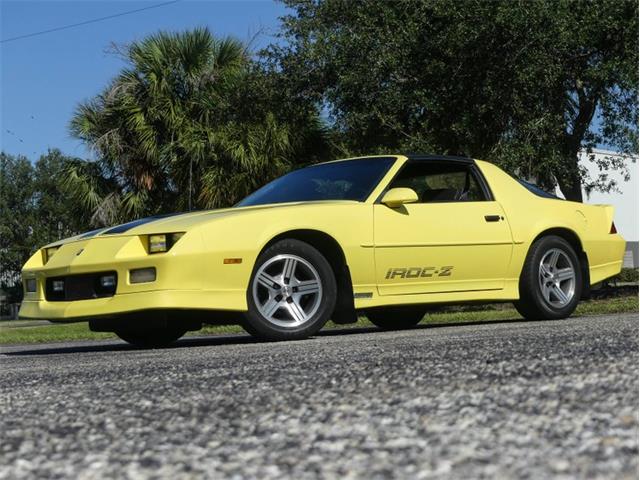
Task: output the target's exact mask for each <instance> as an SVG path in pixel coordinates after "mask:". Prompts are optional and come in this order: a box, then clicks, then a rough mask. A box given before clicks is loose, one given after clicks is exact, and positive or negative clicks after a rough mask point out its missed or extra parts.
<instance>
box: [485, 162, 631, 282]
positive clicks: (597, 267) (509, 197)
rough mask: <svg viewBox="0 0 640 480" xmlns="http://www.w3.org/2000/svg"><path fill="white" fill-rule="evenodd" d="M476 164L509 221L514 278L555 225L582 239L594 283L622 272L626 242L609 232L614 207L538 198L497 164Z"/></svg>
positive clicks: (512, 276) (512, 277)
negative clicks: (531, 250)
mask: <svg viewBox="0 0 640 480" xmlns="http://www.w3.org/2000/svg"><path fill="white" fill-rule="evenodd" d="M477 164H478V167H479V168H480V170H481V171H482V173H483V174H484V176H485V178H486V179H487V182H488V183H489V186H490V187H491V190H492V192H493V195H494V197H495V199H496V200H497V201H498V202H500V203H501V204H502V207H503V208H504V210H505V214H506V218H507V219H508V221H509V226H510V228H511V232H512V235H513V241H514V254H513V259H512V262H511V266H510V268H509V277H510V280H511V281H517V280H518V279H519V276H520V272H521V270H522V266H523V264H524V261H525V259H526V256H527V253H528V251H529V248H530V247H531V244H532V243H533V241H534V240H535V239H536V238H537V237H538V236H539V235H540V234H542V233H544V232H545V231H548V230H551V229H555V228H563V229H566V230H569V231H571V232H573V233H574V234H575V235H576V236H577V237H578V239H579V240H580V243H581V244H582V248H583V251H584V252H585V254H586V256H587V260H588V262H589V269H590V281H591V284H594V283H597V282H599V281H601V280H603V279H605V278H607V277H610V276H612V275H615V274H616V273H618V272H619V271H620V268H621V266H622V256H623V254H624V245H625V242H624V240H623V239H622V237H620V236H619V235H617V234H613V235H612V234H610V233H609V230H610V227H611V221H612V220H613V207H610V206H599V205H587V204H584V203H578V202H571V201H566V200H555V199H550V198H542V197H538V196H536V195H534V194H532V193H531V192H529V191H528V190H527V189H526V188H524V187H523V186H522V185H520V184H519V183H518V182H517V181H516V180H514V179H513V178H512V177H511V176H509V175H508V174H507V173H505V172H504V171H502V170H501V169H500V168H498V167H496V166H495V165H492V164H490V163H488V162H483V161H477Z"/></svg>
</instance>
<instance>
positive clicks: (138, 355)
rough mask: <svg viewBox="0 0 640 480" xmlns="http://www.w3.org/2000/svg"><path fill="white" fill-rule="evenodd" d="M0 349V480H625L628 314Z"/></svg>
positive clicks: (634, 362)
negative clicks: (293, 337) (265, 337)
mask: <svg viewBox="0 0 640 480" xmlns="http://www.w3.org/2000/svg"><path fill="white" fill-rule="evenodd" d="M2 353H3V355H0V361H1V366H2V370H1V373H0V377H1V378H0V392H1V396H0V402H1V403H0V404H1V406H2V410H1V412H2V416H1V418H0V432H2V433H1V435H2V438H1V449H2V452H1V458H2V460H0V478H2V479H22V478H25V479H26V478H36V477H39V478H80V479H88V478H107V477H111V478H132V479H133V478H146V477H149V476H155V477H166V478H174V479H179V478H199V477H201V476H207V477H210V478H223V477H233V478H247V477H248V478H274V479H275V478H278V479H280V478H285V477H290V478H296V479H298V478H367V479H368V478H442V479H448V478H483V477H484V478H504V477H509V478H513V477H525V478H549V477H556V478H576V477H579V478H587V477H598V478H612V479H614V478H615V479H620V478H636V477H637V471H638V470H637V469H638V315H637V314H625V315H613V316H599V317H584V318H573V319H571V320H565V321H553V322H524V321H512V322H500V323H493V324H482V325H468V326H447V327H438V328H435V327H422V328H417V329H414V330H409V331H403V332H393V333H382V332H377V331H374V330H373V329H371V330H362V329H360V330H353V331H347V332H344V331H343V332H340V333H325V334H323V335H321V336H318V337H316V338H313V339H310V340H306V341H300V342H285V343H256V342H253V341H252V340H251V339H250V338H249V337H245V336H226V337H215V338H214V337H201V338H189V339H185V340H182V341H181V342H179V343H178V344H177V346H176V347H174V348H169V349H164V350H135V349H132V348H130V347H128V346H126V345H125V344H123V343H120V342H115V341H107V342H92V343H69V344H56V345H40V346H16V347H4V348H3V349H2Z"/></svg>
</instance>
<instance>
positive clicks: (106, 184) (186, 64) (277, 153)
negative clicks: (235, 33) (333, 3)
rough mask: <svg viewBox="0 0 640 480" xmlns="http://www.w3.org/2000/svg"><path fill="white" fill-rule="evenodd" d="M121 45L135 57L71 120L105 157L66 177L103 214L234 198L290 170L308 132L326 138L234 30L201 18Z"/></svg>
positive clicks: (103, 220) (104, 220)
mask: <svg viewBox="0 0 640 480" xmlns="http://www.w3.org/2000/svg"><path fill="white" fill-rule="evenodd" d="M119 51H120V54H121V55H122V56H123V58H124V59H125V61H126V62H127V67H126V68H125V69H123V70H122V72H121V73H120V74H119V75H118V76H117V77H116V78H115V79H114V80H113V81H112V82H111V84H110V85H109V86H108V87H107V88H106V90H105V91H104V92H103V93H101V94H100V95H98V96H97V97H96V98H94V99H92V100H90V101H88V102H85V103H83V104H81V105H80V106H79V107H78V108H77V110H76V113H75V115H74V117H73V119H72V121H71V132H72V133H73V135H75V136H76V137H78V138H80V139H82V140H83V141H85V142H86V143H87V145H89V146H90V147H91V148H92V149H93V150H94V151H95V153H96V155H97V162H95V163H84V164H82V163H80V164H77V165H75V166H74V168H73V169H71V170H70V172H69V176H68V182H67V184H68V185H69V186H72V187H73V188H74V190H76V191H77V192H78V197H77V198H78V199H79V200H80V202H81V203H82V204H84V205H88V206H90V207H91V208H92V209H93V211H94V213H95V215H94V217H93V221H94V223H96V224H109V223H113V222H115V221H118V220H126V219H130V218H132V217H136V216H140V215H143V214H150V213H156V212H160V211H167V210H170V211H173V210H176V209H191V208H211V207H219V206H229V205H231V204H233V203H235V202H236V201H237V200H239V199H240V198H242V197H243V196H245V195H247V194H248V193H250V192H251V191H252V190H254V189H255V188H256V187H257V186H259V185H260V184H262V183H263V182H264V181H265V180H268V179H271V178H273V177H275V176H277V175H278V174H280V173H282V172H283V171H284V170H286V169H287V168H288V167H289V166H290V165H291V163H292V162H294V161H295V159H297V158H298V157H299V153H300V152H303V151H304V150H303V149H302V147H301V146H303V145H304V143H305V139H306V138H307V137H308V138H310V139H314V138H315V139H317V138H322V126H321V125H320V124H319V123H318V122H317V121H315V119H314V118H313V116H312V115H307V116H306V118H305V121H304V122H303V123H298V124H295V123H293V122H292V121H291V119H288V118H287V117H286V115H283V113H282V109H281V108H279V107H278V105H277V102H276V96H274V95H273V90H272V89H271V88H270V87H269V85H270V84H269V82H270V81H271V80H269V78H268V77H267V76H265V75H263V74H262V72H261V69H260V68H258V66H257V65H255V64H253V63H252V61H251V59H250V56H249V54H248V52H247V47H246V46H245V45H243V44H242V43H240V42H239V41H237V40H235V39H232V38H224V39H218V38H216V37H214V36H213V35H212V34H211V33H210V32H209V31H208V30H207V29H200V28H197V29H194V30H188V31H185V32H181V33H167V32H160V33H158V34H155V35H151V36H149V37H147V38H145V39H143V40H142V41H137V42H133V43H132V44H130V45H128V46H126V47H124V48H121V49H120V50H119ZM316 117H317V115H316Z"/></svg>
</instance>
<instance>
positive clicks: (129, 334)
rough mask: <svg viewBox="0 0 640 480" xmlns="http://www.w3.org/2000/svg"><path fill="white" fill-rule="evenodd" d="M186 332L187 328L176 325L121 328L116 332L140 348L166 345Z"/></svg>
mask: <svg viewBox="0 0 640 480" xmlns="http://www.w3.org/2000/svg"><path fill="white" fill-rule="evenodd" d="M185 333H187V330H186V329H184V328H179V327H174V326H166V327H158V328H149V329H136V330H131V329H119V330H116V332H115V334H116V335H117V336H118V337H120V338H121V339H122V340H124V341H125V342H127V343H130V344H131V345H134V346H136V347H139V348H161V347H166V346H168V345H171V344H172V343H173V342H175V341H176V340H178V339H179V338H180V337H182V336H183V335H184V334H185Z"/></svg>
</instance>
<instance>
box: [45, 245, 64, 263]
mask: <svg viewBox="0 0 640 480" xmlns="http://www.w3.org/2000/svg"><path fill="white" fill-rule="evenodd" d="M59 248H60V247H49V248H45V249H44V251H43V256H44V263H47V262H48V261H49V260H51V257H53V255H54V254H55V253H56V252H57V251H58V249H59Z"/></svg>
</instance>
